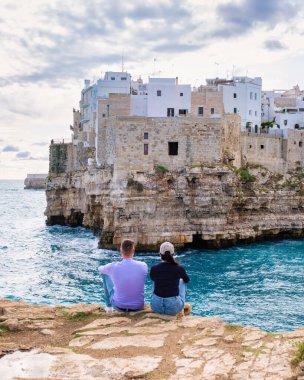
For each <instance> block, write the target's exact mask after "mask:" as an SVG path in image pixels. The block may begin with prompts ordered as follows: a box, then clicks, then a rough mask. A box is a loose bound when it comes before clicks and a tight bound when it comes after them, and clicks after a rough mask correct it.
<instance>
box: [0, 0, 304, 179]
mask: <svg viewBox="0 0 304 380" xmlns="http://www.w3.org/2000/svg"><path fill="white" fill-rule="evenodd" d="M303 16H304V2H303V1H302V0H229V1H227V0H213V1H209V0H183V1H179V0H145V1H142V0H127V1H126V0H125V1H122V0H115V1H110V0H27V1H23V0H0V42H1V50H0V104H1V112H0V179H1V178H2V179H24V178H25V177H26V174H27V173H47V171H48V150H49V147H48V146H49V142H50V140H51V139H52V138H54V139H62V138H66V139H67V138H70V137H71V131H70V128H69V126H70V124H72V115H73V113H72V110H73V107H75V108H76V109H78V108H79V99H80V92H81V89H82V88H83V81H84V79H91V80H96V79H98V78H100V77H102V76H103V74H104V73H105V71H121V69H122V62H123V67H124V70H125V71H128V72H129V73H130V74H131V75H132V78H133V79H137V78H138V77H139V75H141V77H142V78H143V79H144V80H148V77H149V76H158V77H179V83H181V84H191V85H193V86H197V85H200V84H205V79H206V78H210V77H216V76H217V77H223V78H230V77H231V76H232V75H248V76H250V77H255V76H261V77H262V79H263V86H262V88H263V89H264V90H272V89H288V88H291V87H293V86H295V85H297V84H298V85H299V86H300V88H301V89H303V88H304V70H303V67H304V65H303V64H304V22H303V21H304V20H303ZM122 57H123V58H122Z"/></svg>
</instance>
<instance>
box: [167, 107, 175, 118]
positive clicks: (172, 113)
mask: <svg viewBox="0 0 304 380" xmlns="http://www.w3.org/2000/svg"><path fill="white" fill-rule="evenodd" d="M173 116H174V108H167V117H173Z"/></svg>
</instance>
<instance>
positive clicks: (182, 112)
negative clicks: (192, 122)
mask: <svg viewBox="0 0 304 380" xmlns="http://www.w3.org/2000/svg"><path fill="white" fill-rule="evenodd" d="M187 113H188V110H184V109H183V110H178V114H179V115H187Z"/></svg>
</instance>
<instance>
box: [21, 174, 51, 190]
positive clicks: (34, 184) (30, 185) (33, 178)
mask: <svg viewBox="0 0 304 380" xmlns="http://www.w3.org/2000/svg"><path fill="white" fill-rule="evenodd" d="M46 177H47V174H28V175H27V176H26V178H25V180H24V188H25V189H45V186H46V185H45V182H46Z"/></svg>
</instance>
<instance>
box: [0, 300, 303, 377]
mask: <svg viewBox="0 0 304 380" xmlns="http://www.w3.org/2000/svg"><path fill="white" fill-rule="evenodd" d="M43 322H47V323H43ZM0 326H1V328H0V332H1V333H0V379H1V380H11V379H16V380H17V379H31V380H34V379H35V380H42V379H49V380H51V379H52V380H55V379H61V380H62V379H64V380H68V379H71V380H78V379H79V380H80V379H81V380H83V379H86V380H87V379H88V380H90V379H102V380H107V379H109V380H110V379H112V380H114V379H115V380H119V379H150V380H153V379H155V380H159V379H170V380H179V379H183V380H184V379H187V380H188V379H189V380H204V379H206V380H224V379H231V380H246V379H257V380H287V379H289V380H296V379H299V380H300V379H301V378H302V377H303V370H304V367H303V365H302V367H303V369H302V367H301V365H298V366H294V365H292V364H291V361H292V359H293V357H294V355H295V351H296V344H297V343H298V342H303V341H304V336H303V331H304V329H303V328H302V329H298V330H296V331H294V332H289V333H285V334H269V333H266V332H263V331H261V330H259V329H258V328H256V327H242V326H237V325H229V324H225V323H224V322H222V321H221V320H220V318H218V317H197V316H187V317H182V318H180V319H177V318H176V317H166V316H161V315H158V314H153V313H151V312H149V311H147V312H142V313H133V314H131V313H115V312H114V313H113V314H106V313H105V312H104V311H103V308H102V307H101V306H100V305H83V304H81V305H74V306H72V307H54V308H52V307H47V306H32V305H27V304H25V303H24V302H13V301H9V300H0Z"/></svg>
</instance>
